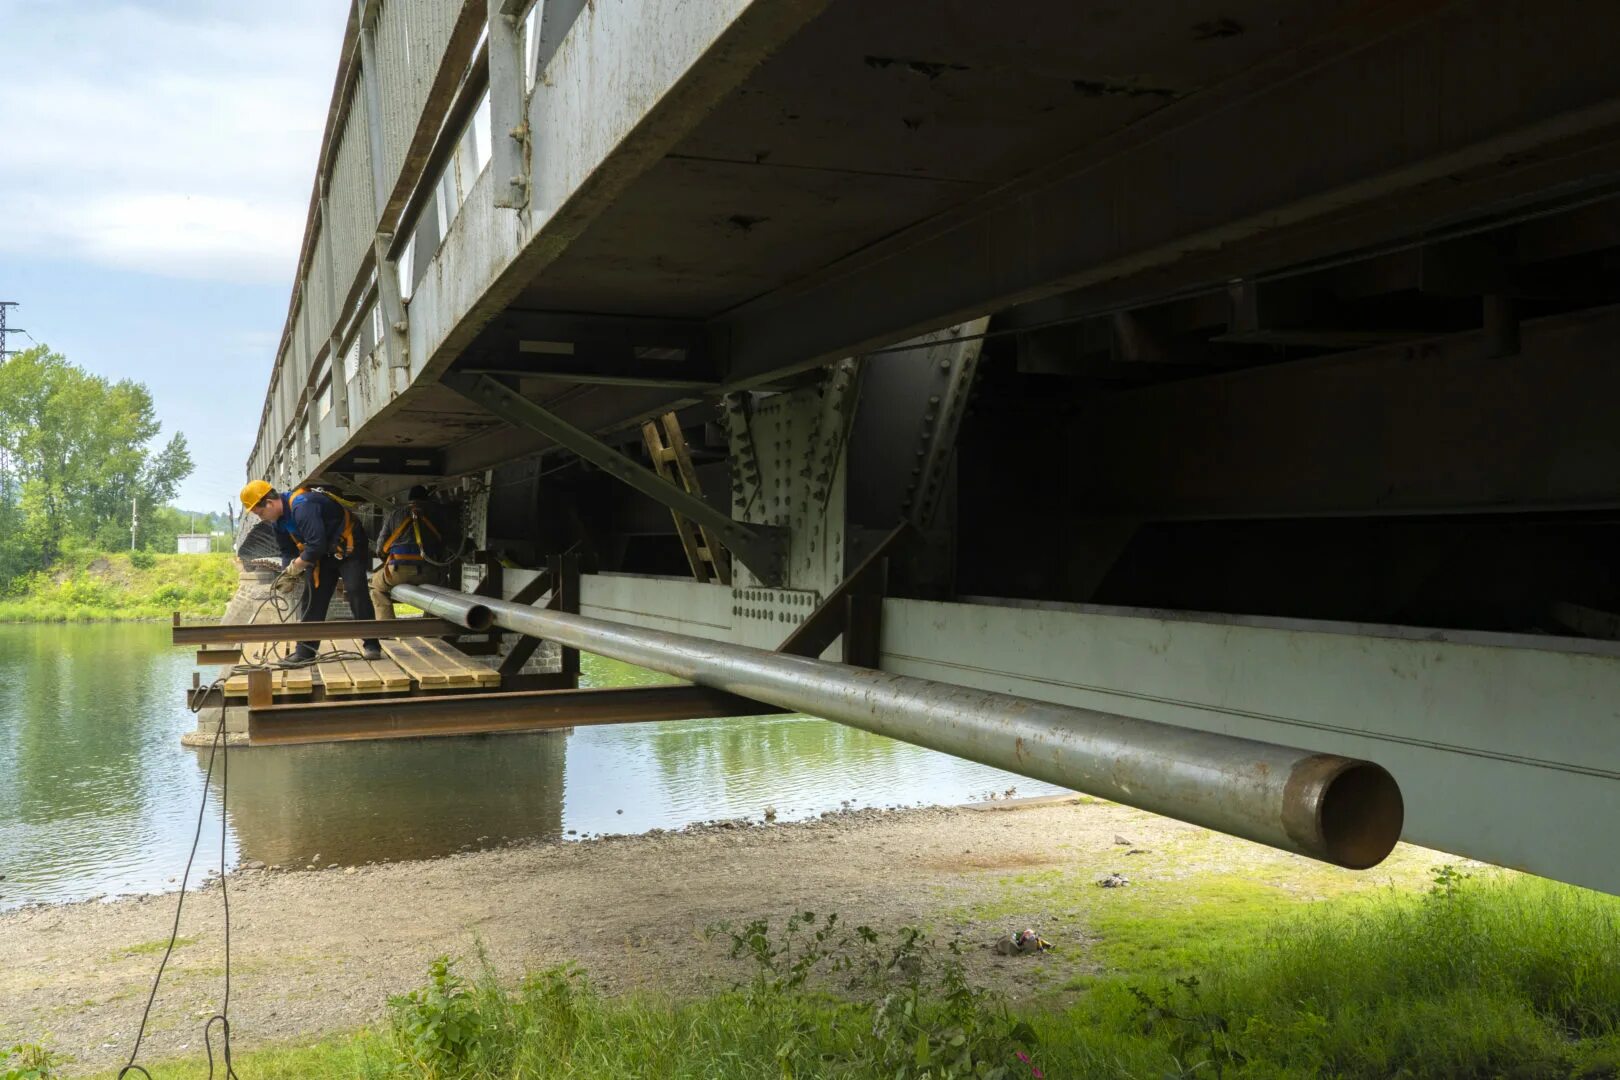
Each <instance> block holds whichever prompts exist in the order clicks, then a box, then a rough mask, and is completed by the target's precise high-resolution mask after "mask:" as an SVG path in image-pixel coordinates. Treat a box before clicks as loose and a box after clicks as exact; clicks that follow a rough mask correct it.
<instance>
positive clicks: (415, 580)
mask: <svg viewBox="0 0 1620 1080" xmlns="http://www.w3.org/2000/svg"><path fill="white" fill-rule="evenodd" d="M433 511H434V504H433V503H432V502H430V501H429V499H428V490H427V488H425V487H423V486H422V485H421V484H417V485H416V486H415V487H413V488H411V490H410V491H409V492H408V493H407V494H406V502H405V505H404V506H401V507H400V508H399V509H397V510H394V511H392V512H391V513H390V514H389V515H388V517H387V518H386V519H384V521H383V526H382V538H383V540H382V544H381V545H380V546H379V547H378V550H377V557H378V558H380V559H381V560H382V566H380V567H378V568H377V571H376V573H374V574H372V575H371V605H372V607H374V608H376V610H377V618H379V619H392V618H393V617H394V601H393V600H392V599H391V598H390V596H389V593H388V590H390V589H392V588H393V587H394V586H395V585H437V584H439V581H440V577H441V574H440V566H441V565H442V564H443V562H444V534H443V533H442V532H441V531H440V529H439V526H438V524H437V523H436V522H434V520H433V517H434V514H433Z"/></svg>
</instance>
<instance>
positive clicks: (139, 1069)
mask: <svg viewBox="0 0 1620 1080" xmlns="http://www.w3.org/2000/svg"><path fill="white" fill-rule="evenodd" d="M309 597H310V590H309V588H307V587H306V588H305V589H304V592H303V596H302V598H301V602H300V604H299V612H298V614H299V620H298V621H300V622H301V621H303V618H302V617H303V615H304V613H305V612H307V611H308V610H309V608H308V600H309ZM266 607H270V608H273V609H274V610H275V612H276V613H277V614H278V615H279V616H281V617H280V619H278V620H277V621H278V622H282V623H286V622H291V621H293V620H292V619H290V618H288V616H290V615H291V614H292V610H291V607H290V605H289V604H288V602H287V600H286V598H285V597H283V596H282V595H281V594H280V593H277V592H275V591H273V590H272V591H271V593H270V595H268V596H266V597H265V598H264V599H263V600H261V601H260V602H259V606H258V607H256V608H255V609H254V610H253V615H252V617H251V618H250V619H249V620H248V621H249V622H250V623H251V622H257V621H258V618H259V616H260V615H261V614H263V612H264V609H265V608H266ZM282 644H284V643H282V642H276V643H273V644H272V646H271V648H270V649H269V650H268V652H267V653H266V654H265V655H264V656H262V657H261V659H259V660H257V661H249V662H247V663H239V664H233V665H232V666H231V667H230V669H229V670H228V671H227V672H226V673H225V674H224V675H221V676H220V677H218V678H216V679H215V680H214V681H213V682H211V683H210V684H209V685H208V686H207V688H206V689H204V690H203V691H202V692H201V693H200V694H195V695H194V696H193V698H192V701H191V703H190V708H191V711H192V712H195V713H201V712H202V709H203V706H204V704H205V703H206V702H207V700H208V698H209V696H210V695H211V694H214V693H216V692H217V693H218V694H219V723H218V724H217V725H216V726H215V728H214V739H213V742H212V743H210V744H209V749H208V767H207V768H206V769H205V770H204V772H203V789H202V798H201V800H199V802H198V805H197V827H196V830H195V831H194V832H193V833H192V837H191V850H190V851H189V852H188V853H187V855H186V868H185V871H184V873H182V874H181V876H180V892H179V895H178V897H177V898H176V900H175V904H174V925H173V926H171V927H170V929H169V941H168V944H167V945H166V946H165V947H164V950H163V958H162V959H161V960H160V961H159V962H158V969H157V974H156V975H155V976H153V979H152V989H151V991H150V992H148V994H147V995H146V1007H145V1008H143V1009H142V1010H141V1021H140V1025H139V1026H138V1027H137V1029H136V1032H135V1045H134V1047H133V1048H131V1050H130V1053H129V1061H128V1062H127V1063H126V1064H125V1065H124V1067H123V1068H121V1069H119V1070H118V1076H117V1080H124V1078H125V1077H126V1076H130V1075H132V1074H138V1075H140V1076H142V1077H145V1078H146V1080H152V1074H151V1073H149V1072H147V1071H146V1068H145V1067H144V1066H142V1065H138V1064H136V1059H137V1058H139V1057H140V1053H141V1044H142V1042H144V1041H145V1038H146V1025H147V1023H148V1021H149V1020H150V1018H151V1015H152V1006H153V1004H154V1003H155V1002H156V1001H157V993H158V987H159V986H160V985H161V984H162V982H163V973H164V970H165V969H166V968H167V967H168V965H169V958H170V957H171V956H172V955H173V954H174V949H175V943H176V942H177V941H178V940H179V937H180V917H181V914H182V913H183V912H184V910H185V904H186V886H187V885H188V884H189V883H190V881H191V867H192V864H193V862H194V861H195V860H196V857H197V847H198V845H199V844H200V843H201V841H202V827H203V819H204V817H205V816H206V811H207V808H208V785H209V782H210V781H211V780H212V779H213V776H214V759H215V758H216V757H218V759H219V763H220V772H219V891H220V900H221V901H222V902H223V905H224V937H225V992H224V996H223V998H222V1000H221V1002H220V1007H219V1011H218V1012H216V1013H214V1014H213V1015H212V1016H210V1017H209V1018H208V1019H207V1020H206V1021H205V1022H204V1023H203V1047H204V1049H205V1050H206V1051H207V1054H208V1077H209V1080H213V1076H214V1043H213V1027H214V1025H215V1024H216V1023H217V1024H218V1025H219V1028H220V1059H221V1061H222V1062H223V1064H224V1066H225V1078H226V1080H240V1077H238V1076H237V1074H236V1070H235V1068H234V1067H233V1066H232V1063H231V1021H230V1017H229V1013H230V1008H231V898H230V891H229V889H228V888H227V886H226V872H225V853H226V842H227V840H228V838H229V823H230V819H229V816H228V815H227V813H226V808H227V807H228V805H229V796H230V739H229V738H228V737H227V736H226V733H225V710H226V704H225V683H226V682H227V681H229V680H230V679H231V678H233V677H235V676H237V675H245V674H247V673H249V672H252V671H256V670H275V669H278V668H279V669H282V670H286V669H289V668H304V667H311V666H313V665H315V664H324V663H331V662H335V661H343V660H360V659H364V657H363V656H362V655H361V654H360V653H356V652H355V651H354V650H353V649H329V650H327V651H325V652H317V653H316V654H315V655H314V656H312V657H309V658H308V659H299V658H296V657H288V658H283V657H281V656H280V655H279V650H280V648H281V646H282Z"/></svg>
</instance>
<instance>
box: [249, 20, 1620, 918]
mask: <svg viewBox="0 0 1620 1080" xmlns="http://www.w3.org/2000/svg"><path fill="white" fill-rule="evenodd" d="M1616 31H1620V11H1613V12H1611V11H1609V10H1608V9H1606V8H1604V7H1603V6H1601V5H1591V4H1585V3H1579V2H1576V0H1538V2H1535V3H1530V2H1519V0H1472V2H1470V0H1454V2H1438V0H1401V2H1357V0H1343V2H1324V3H1318V4H1311V5H1300V4H1295V3H1288V2H1285V0H1229V2H1223V3H1220V4H1214V3H1209V2H1205V0H1171V2H1167V3H1163V4H1156V5H1152V6H1151V7H1150V8H1143V7H1138V6H1132V5H1122V4H1116V3H1105V2H1093V0H1078V2H1072V0H1071V2H1062V3H1060V2H1057V0H1025V2H1022V3H1014V4H1006V5H987V4H983V3H979V2H968V0H886V2H883V3H875V2H873V0H704V2H702V3H691V2H683V0H533V2H528V3H525V2H523V0H476V2H465V3H463V2H457V0H356V2H355V3H354V5H353V7H352V9H351V12H350V18H349V24H348V28H347V32H346V35H345V39H344V43H343V47H342V52H341V57H340V62H339V66H338V71H337V75H336V79H335V83H334V88H333V94H332V102H331V108H330V112H329V115H328V119H327V124H326V131H325V136H324V141H323V145H322V150H321V154H320V158H319V165H318V168H317V172H316V176H315V181H314V184H313V190H312V193H311V197H310V205H309V214H308V221H307V226H306V232H305V235H304V240H303V245H302V249H301V254H300V257H299V262H298V268H297V273H296V276H295V278H294V281H293V282H292V289H291V300H290V304H289V310H288V317H287V321H286V326H285V330H284V332H283V334H282V338H281V342H280V345H279V348H278V350H277V353H276V355H275V357H274V365H273V368H272V370H271V374H270V379H269V385H268V390H267V393H266V396H265V401H264V406H263V409H262V412H261V416H260V423H259V429H258V434H257V438H256V441H255V444H254V448H253V451H252V454H251V456H250V458H249V460H248V462H247V473H248V475H250V476H264V477H268V478H270V479H272V480H274V481H276V482H278V483H280V484H284V485H286V484H292V483H296V482H300V481H306V480H318V481H322V482H326V483H331V484H336V485H339V486H343V487H346V488H348V489H349V490H351V491H354V492H356V493H359V494H361V495H363V496H365V497H367V498H369V499H371V500H373V501H374V502H376V503H378V504H381V503H385V502H387V501H388V500H390V499H393V498H397V497H398V495H399V493H400V492H402V491H403V490H404V489H405V488H406V487H408V486H409V485H411V484H413V483H419V482H424V481H426V482H430V483H433V484H435V485H436V486H437V487H438V488H439V490H440V491H442V492H445V493H447V494H448V495H450V496H452V497H454V498H456V499H458V500H459V501H460V503H461V505H462V508H463V515H464V520H465V522H466V525H467V528H468V530H469V533H470V535H471V536H472V537H473V539H474V540H475V542H476V546H477V547H478V548H479V549H480V550H481V551H484V552H490V553H499V556H500V559H501V562H504V563H505V566H504V567H502V568H501V569H500V570H497V569H496V567H497V565H499V564H498V563H497V562H495V561H494V560H493V558H487V559H486V560H485V561H484V562H483V563H482V564H479V565H475V564H473V563H470V562H469V564H468V565H467V567H466V569H465V572H464V580H465V583H466V584H467V586H468V587H469V588H471V587H472V586H474V585H475V584H480V585H481V588H482V589H483V591H484V592H485V593H486V594H488V595H491V596H495V597H496V598H497V599H498V598H499V597H500V596H504V597H506V598H508V599H510V598H512V597H514V596H518V595H520V594H521V593H522V592H523V590H524V589H525V587H526V586H529V585H531V584H532V583H533V582H535V581H536V580H538V574H539V573H540V572H541V568H543V567H545V566H547V563H548V560H549V559H550V558H551V557H552V556H553V555H555V554H557V553H561V552H565V551H566V552H572V553H574V554H575V555H576V556H577V557H578V559H579V560H580V562H581V565H582V568H583V570H584V573H582V574H581V575H580V576H579V578H578V592H577V609H578V611H579V612H580V613H581V614H582V615H584V616H587V617H590V618H594V619H597V620H606V621H609V622H613V623H615V624H618V625H621V626H625V627H631V628H641V629H643V630H647V631H658V632H670V633H674V634H681V635H689V636H696V637H701V638H708V639H714V640H719V641H723V642H728V643H732V644H740V645H751V646H756V647H759V648H764V649H776V648H778V647H779V646H781V645H782V644H783V643H784V639H786V638H788V637H789V636H790V635H791V634H794V633H797V632H801V631H802V632H804V633H806V634H811V637H812V638H813V642H812V643H813V644H814V645H815V648H813V649H809V650H803V649H801V650H800V651H808V652H810V653H812V654H814V653H821V654H823V655H824V656H825V657H827V658H828V659H831V660H847V661H849V662H851V663H853V664H856V665H860V666H862V667H864V668H868V669H870V668H877V669H880V670H882V671H884V672H888V673H891V674H894V675H897V676H908V677H914V678H917V679H923V680H930V681H934V682H939V683H945V684H949V685H952V686H958V687H966V688H970V689H976V690H980V691H986V692H996V693H1001V694H1012V695H1017V696H1019V697H1022V698H1026V699H1035V700H1037V701H1040V702H1050V703H1055V704H1058V705H1063V706H1070V707H1075V708H1079V709H1085V710H1095V711H1097V712H1099V713H1103V714H1107V715H1109V716H1115V717H1124V718H1127V719H1131V720H1143V721H1152V722H1156V723H1158V724H1161V725H1169V726H1171V727H1174V728H1177V729H1182V730H1186V731H1193V732H1202V733H1211V734H1214V735H1219V736H1234V737H1241V738H1246V739H1253V740H1260V741H1263V742H1267V743H1274V744H1280V745H1283V746H1290V747H1300V748H1303V749H1305V750H1308V751H1312V752H1317V753H1324V754H1337V755H1345V756H1348V757H1352V758H1357V759H1366V760H1370V761H1373V762H1377V763H1378V764H1380V765H1382V766H1383V767H1385V768H1386V769H1388V770H1389V772H1390V773H1391V774H1392V775H1393V776H1394V778H1395V779H1396V780H1397V781H1398V782H1399V784H1400V787H1401V791H1402V793H1403V795H1404V799H1405V826H1404V835H1405V838H1406V839H1409V840H1411V841H1414V842H1417V843H1421V844H1425V845H1429V846H1432V847H1436V848H1439V849H1442V850H1444V851H1448V852H1454V853H1457V854H1460V855H1465V856H1470V857H1474V858H1479V859H1482V860H1486V861H1489V862H1493V863H1498V864H1503V865H1508V866H1514V867H1520V868H1523V869H1527V870H1530V871H1533V872H1535V873H1540V874H1545V875H1548V876H1552V877H1557V878H1561V879H1563V880H1567V881H1572V882H1577V883H1580V884H1584V885H1589V886H1593V887H1597V888H1602V889H1606V890H1609V891H1620V860H1617V859H1616V858H1615V857H1614V856H1613V854H1612V853H1613V842H1612V840H1611V838H1610V837H1609V836H1608V832H1609V830H1610V828H1611V827H1612V823H1613V822H1614V821H1615V820H1616V815H1617V813H1620V739H1617V738H1616V735H1617V734H1620V640H1617V639H1620V616H1617V615H1616V614H1614V613H1615V612H1620V565H1617V557H1616V552H1617V551H1620V543H1617V541H1620V532H1617V529H1616V509H1617V507H1620V425H1617V423H1616V420H1617V418H1620V415H1617V407H1616V402H1620V364H1617V363H1616V362H1615V359H1614V356H1613V352H1614V349H1615V345H1614V342H1616V341H1617V340H1620V307H1617V306H1616V305H1617V304H1620V206H1617V204H1616V202H1615V199H1616V196H1617V194H1620V187H1617V181H1620V66H1617V65H1615V64H1614V63H1613V60H1612V56H1611V53H1612V48H1611V45H1610V43H1611V42H1612V41H1613V40H1615V35H1616ZM834 601H836V603H834ZM829 612H830V613H831V614H830V615H829V614H828V613H829ZM829 619H832V620H833V621H832V622H829ZM829 627H830V629H829ZM812 631H813V632H814V633H813V634H812V633H811V632H812ZM835 639H838V640H835ZM840 642H841V643H840Z"/></svg>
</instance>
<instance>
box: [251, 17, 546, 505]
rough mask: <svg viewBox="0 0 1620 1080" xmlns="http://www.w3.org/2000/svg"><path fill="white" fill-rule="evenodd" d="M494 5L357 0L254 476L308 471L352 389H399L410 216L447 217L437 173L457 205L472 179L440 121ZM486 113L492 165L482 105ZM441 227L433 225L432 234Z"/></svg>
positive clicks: (449, 111) (343, 421)
mask: <svg viewBox="0 0 1620 1080" xmlns="http://www.w3.org/2000/svg"><path fill="white" fill-rule="evenodd" d="M520 6H521V5H520ZM488 9H489V6H488V0H355V2H354V3H353V4H352V6H351V8H350V12H349V22H348V27H347V29H346V31H345V34H344V39H343V47H342V53H341V56H340V60H339V65H338V74H337V80H336V84H335V86H334V88H333V94H332V104H331V107H330V109H329V112H328V116H327V123H326V131H325V134H324V136H323V139H322V144H321V152H320V157H319V159H318V165H317V169H316V176H315V183H314V185H313V188H314V190H313V191H312V193H311V196H310V205H309V213H308V217H307V220H306V226H305V232H304V240H303V244H302V246H301V248H300V252H299V260H298V268H297V272H296V275H295V277H294V281H293V287H292V296H291V300H290V302H289V305H288V312H287V319H286V322H285V324H284V328H283V331H282V336H281V340H280V343H279V346H278V348H277V351H276V358H275V363H274V367H273V369H272V371H271V374H270V382H269V391H268V393H267V394H266V396H265V404H264V408H263V411H262V412H261V414H260V420H259V430H258V435H257V438H256V439H255V443H254V448H253V450H252V453H251V454H250V456H249V458H248V462H247V465H248V472H249V474H250V475H252V476H265V477H269V478H271V479H272V480H275V481H277V482H278V483H283V484H287V483H292V482H294V481H297V480H299V479H302V478H303V477H304V476H306V475H307V473H308V470H309V468H310V467H311V466H312V465H313V464H314V463H315V462H316V461H318V460H319V457H320V453H321V445H322V440H323V435H324V436H325V437H326V438H327V439H328V440H331V439H333V438H341V437H342V436H341V432H343V431H344V430H346V429H347V428H348V427H349V424H350V420H351V415H350V398H351V395H352V393H353V392H354V391H355V390H356V389H363V390H364V392H365V393H366V394H367V396H368V398H369V399H371V400H373V401H375V400H376V399H378V398H379V397H381V398H382V399H383V400H386V397H387V396H389V395H390V394H391V392H393V391H397V390H398V389H401V388H402V387H403V380H400V381H399V385H396V383H395V376H394V374H393V373H394V372H397V371H399V370H400V369H404V368H406V367H407V366H408V365H407V361H406V359H405V323H404V317H405V315H404V307H403V296H402V291H401V287H400V286H401V278H402V277H403V278H404V285H405V289H404V293H405V294H408V292H409V288H410V283H411V276H412V274H413V272H414V270H415V269H419V267H413V262H414V260H413V259H412V255H413V254H414V253H415V249H416V248H418V247H419V246H421V245H420V244H419V240H420V239H421V237H420V236H419V235H418V234H419V233H420V232H421V230H418V229H415V228H414V227H413V228H412V229H410V230H405V229H403V228H402V225H403V224H405V223H412V224H413V226H414V222H415V221H416V220H417V219H419V218H422V217H427V218H430V219H431V218H435V217H437V218H441V219H442V217H443V216H444V211H443V209H441V208H438V207H437V206H436V203H437V201H438V200H439V199H440V197H441V196H440V189H442V188H443V187H444V181H443V177H442V176H435V175H434V174H435V173H436V172H437V171H439V170H445V169H446V168H447V166H448V175H449V177H450V181H451V185H452V188H451V191H452V195H453V196H454V197H455V198H456V205H459V198H460V197H462V196H461V195H460V192H463V191H464V190H465V187H466V186H470V178H468V180H469V182H467V183H466V184H465V185H463V181H462V179H461V178H460V177H459V174H458V166H459V165H460V163H458V162H457V161H456V160H455V150H456V147H455V144H454V140H453V139H452V140H451V141H450V142H449V144H448V145H447V140H446V139H445V137H444V131H445V128H446V125H447V123H449V122H451V121H453V120H456V119H457V113H458V112H464V111H467V101H468V97H469V94H471V95H474V97H473V100H474V101H476V94H477V93H478V92H479V90H480V85H479V84H480V82H481V81H487V74H486V71H487V65H486V66H485V68H484V69H483V70H481V66H480V63H479V62H478V61H479V60H480V59H481V58H482V55H483V54H482V52H481V51H480V43H481V41H482V40H483V37H484V32H485V19H486V13H487V11H488ZM520 21H521V20H520ZM485 123H486V127H485V129H484V130H485V134H484V136H483V138H482V140H481V141H482V144H483V146H484V147H485V151H484V154H483V158H484V161H486V162H487V160H488V156H489V155H488V150H487V146H488V136H487V109H486V110H485ZM455 134H456V133H455V132H454V131H452V132H451V135H452V137H453V136H454V135H455ZM471 141H472V142H473V143H475V144H476V143H478V142H479V141H480V140H479V139H477V138H472V139H471ZM447 155H448V156H449V160H448V161H446V160H445V158H446V156H447ZM475 156H476V155H475ZM429 177H433V179H434V182H433V183H432V184H431V185H430V184H428V183H425V180H426V179H427V178H429ZM450 209H451V212H452V213H453V211H454V207H453V206H452V207H451V208H450ZM424 211H425V213H424ZM427 224H432V225H434V226H437V225H438V224H439V223H438V222H437V221H430V222H428V223H427ZM440 231H441V230H440V229H438V228H436V227H435V228H433V229H431V230H429V232H430V233H431V234H432V235H431V237H429V239H430V240H431V241H432V242H433V243H436V242H437V240H438V233H439V232H440ZM407 232H408V235H402V234H404V233H407ZM425 255H431V251H428V252H426V253H425ZM401 257H403V262H401ZM401 266H403V270H404V273H403V274H402V273H401ZM379 267H380V268H381V272H380V273H379ZM328 449H330V447H328Z"/></svg>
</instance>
